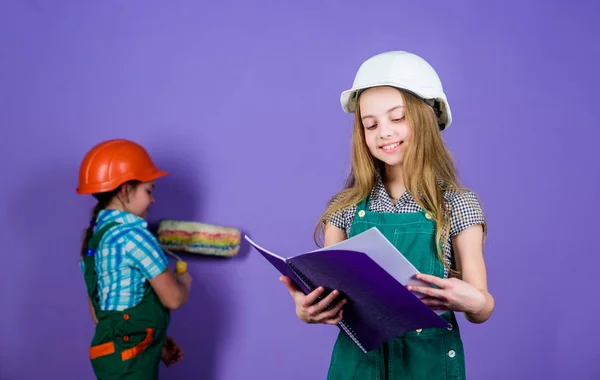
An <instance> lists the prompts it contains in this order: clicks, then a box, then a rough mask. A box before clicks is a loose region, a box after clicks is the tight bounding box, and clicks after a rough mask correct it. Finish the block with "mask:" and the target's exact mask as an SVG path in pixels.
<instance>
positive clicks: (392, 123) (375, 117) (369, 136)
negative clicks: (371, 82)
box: [359, 87, 411, 166]
mask: <svg viewBox="0 0 600 380" xmlns="http://www.w3.org/2000/svg"><path fill="white" fill-rule="evenodd" d="M359 107H360V113H361V121H362V124H363V128H364V135H365V143H366V144H367V147H368V149H369V152H371V154H372V155H373V157H375V158H377V159H379V160H380V161H382V162H384V163H385V164H387V165H389V166H397V165H401V164H402V162H403V159H404V156H405V153H406V150H407V148H408V144H409V143H410V137H411V130H410V127H409V125H408V122H407V120H406V116H405V110H406V109H405V104H404V99H403V98H402V95H401V94H400V91H398V90H397V89H395V88H392V87H373V88H369V89H368V90H365V91H364V92H363V93H362V94H361V95H360V99H359Z"/></svg>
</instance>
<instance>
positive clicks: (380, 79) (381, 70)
mask: <svg viewBox="0 0 600 380" xmlns="http://www.w3.org/2000/svg"><path fill="white" fill-rule="evenodd" d="M375 86H392V87H396V88H399V89H401V90H405V91H407V92H410V93H412V94H414V95H416V96H417V97H419V98H421V99H423V100H424V101H425V102H426V103H427V104H429V105H430V106H432V107H433V109H434V111H435V112H436V115H437V117H438V125H439V127H440V130H444V129H447V128H448V127H449V126H450V124H451V123H452V113H451V112H450V105H449V104H448V99H447V98H446V94H445V93H444V89H443V87H442V82H441V81H440V78H439V77H438V75H437V73H436V72H435V70H434V69H433V67H431V65H430V64H429V63H427V61H425V60H424V59H423V58H421V57H419V56H418V55H415V54H412V53H408V52H405V51H389V52H385V53H381V54H377V55H375V56H373V57H371V58H369V59H367V60H366V61H365V62H363V64H362V65H361V66H360V68H359V69H358V72H357V73H356V77H355V78H354V83H353V84H352V88H351V89H349V90H346V91H344V92H342V95H341V96H340V101H341V103H342V109H343V110H344V111H345V112H348V113H353V112H354V111H355V110H356V103H357V101H358V95H359V94H360V92H361V90H364V89H367V88H370V87H375Z"/></svg>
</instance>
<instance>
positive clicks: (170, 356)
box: [161, 336, 183, 367]
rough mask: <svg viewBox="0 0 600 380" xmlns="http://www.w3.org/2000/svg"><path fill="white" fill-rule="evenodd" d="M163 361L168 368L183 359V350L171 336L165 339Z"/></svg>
mask: <svg viewBox="0 0 600 380" xmlns="http://www.w3.org/2000/svg"><path fill="white" fill-rule="evenodd" d="M161 359H162V361H163V363H165V365H166V366H167V367H169V366H171V365H173V364H175V363H177V362H178V361H180V360H181V359H183V350H182V349H181V347H179V345H178V344H177V343H175V339H173V338H171V337H170V336H168V337H167V338H166V339H165V343H164V344H163V347H162V355H161Z"/></svg>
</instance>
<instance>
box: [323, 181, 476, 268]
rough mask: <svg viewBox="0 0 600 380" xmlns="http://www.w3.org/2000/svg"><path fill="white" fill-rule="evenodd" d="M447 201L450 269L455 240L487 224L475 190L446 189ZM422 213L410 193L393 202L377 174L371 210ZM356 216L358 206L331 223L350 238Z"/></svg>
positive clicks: (445, 255) (446, 260)
mask: <svg viewBox="0 0 600 380" xmlns="http://www.w3.org/2000/svg"><path fill="white" fill-rule="evenodd" d="M444 199H445V201H446V205H448V206H449V209H450V236H449V237H448V242H447V244H446V245H445V249H444V261H445V262H446V264H447V265H448V266H450V267H453V264H454V250H453V247H452V237H454V236H456V235H458V233H459V232H461V231H462V230H464V229H466V228H468V227H470V226H472V225H475V224H485V218H484V215H483V210H482V208H481V205H480V204H479V201H478V199H477V196H476V194H475V193H474V192H472V191H466V192H459V191H457V190H446V191H445V192H444ZM334 202H335V200H334ZM422 210H423V209H422V208H421V206H419V204H418V203H417V201H416V200H415V199H414V198H413V196H412V194H411V193H410V192H409V191H408V190H406V191H405V192H404V194H402V196H401V197H400V199H399V200H398V201H397V202H396V203H395V204H394V203H392V199H391V198H390V196H389V194H388V192H387V190H386V189H385V186H384V185H383V180H382V178H381V176H380V175H377V177H376V181H375V186H373V189H372V190H371V194H370V199H369V211H372V212H389V213H410V212H420V211H422ZM355 214H356V205H355V206H351V207H348V208H346V209H343V210H340V211H338V212H337V213H336V214H334V215H332V216H330V217H329V219H328V222H329V223H331V224H333V225H334V226H336V227H338V228H340V229H342V230H344V231H345V232H346V236H348V235H349V233H350V229H351V228H352V223H353V222H354V215H355ZM449 272H450V271H449V270H448V268H447V267H446V268H445V270H444V277H448V274H449Z"/></svg>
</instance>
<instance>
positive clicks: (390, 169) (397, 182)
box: [383, 165, 406, 203]
mask: <svg viewBox="0 0 600 380" xmlns="http://www.w3.org/2000/svg"><path fill="white" fill-rule="evenodd" d="M383 184H384V186H385V189H386V190H387V192H388V194H389V195H390V197H391V198H392V200H393V201H394V203H395V201H397V200H398V199H400V197H401V196H402V194H404V192H405V191H406V187H405V186H404V177H403V172H402V166H387V165H386V166H385V170H384V176H383Z"/></svg>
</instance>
